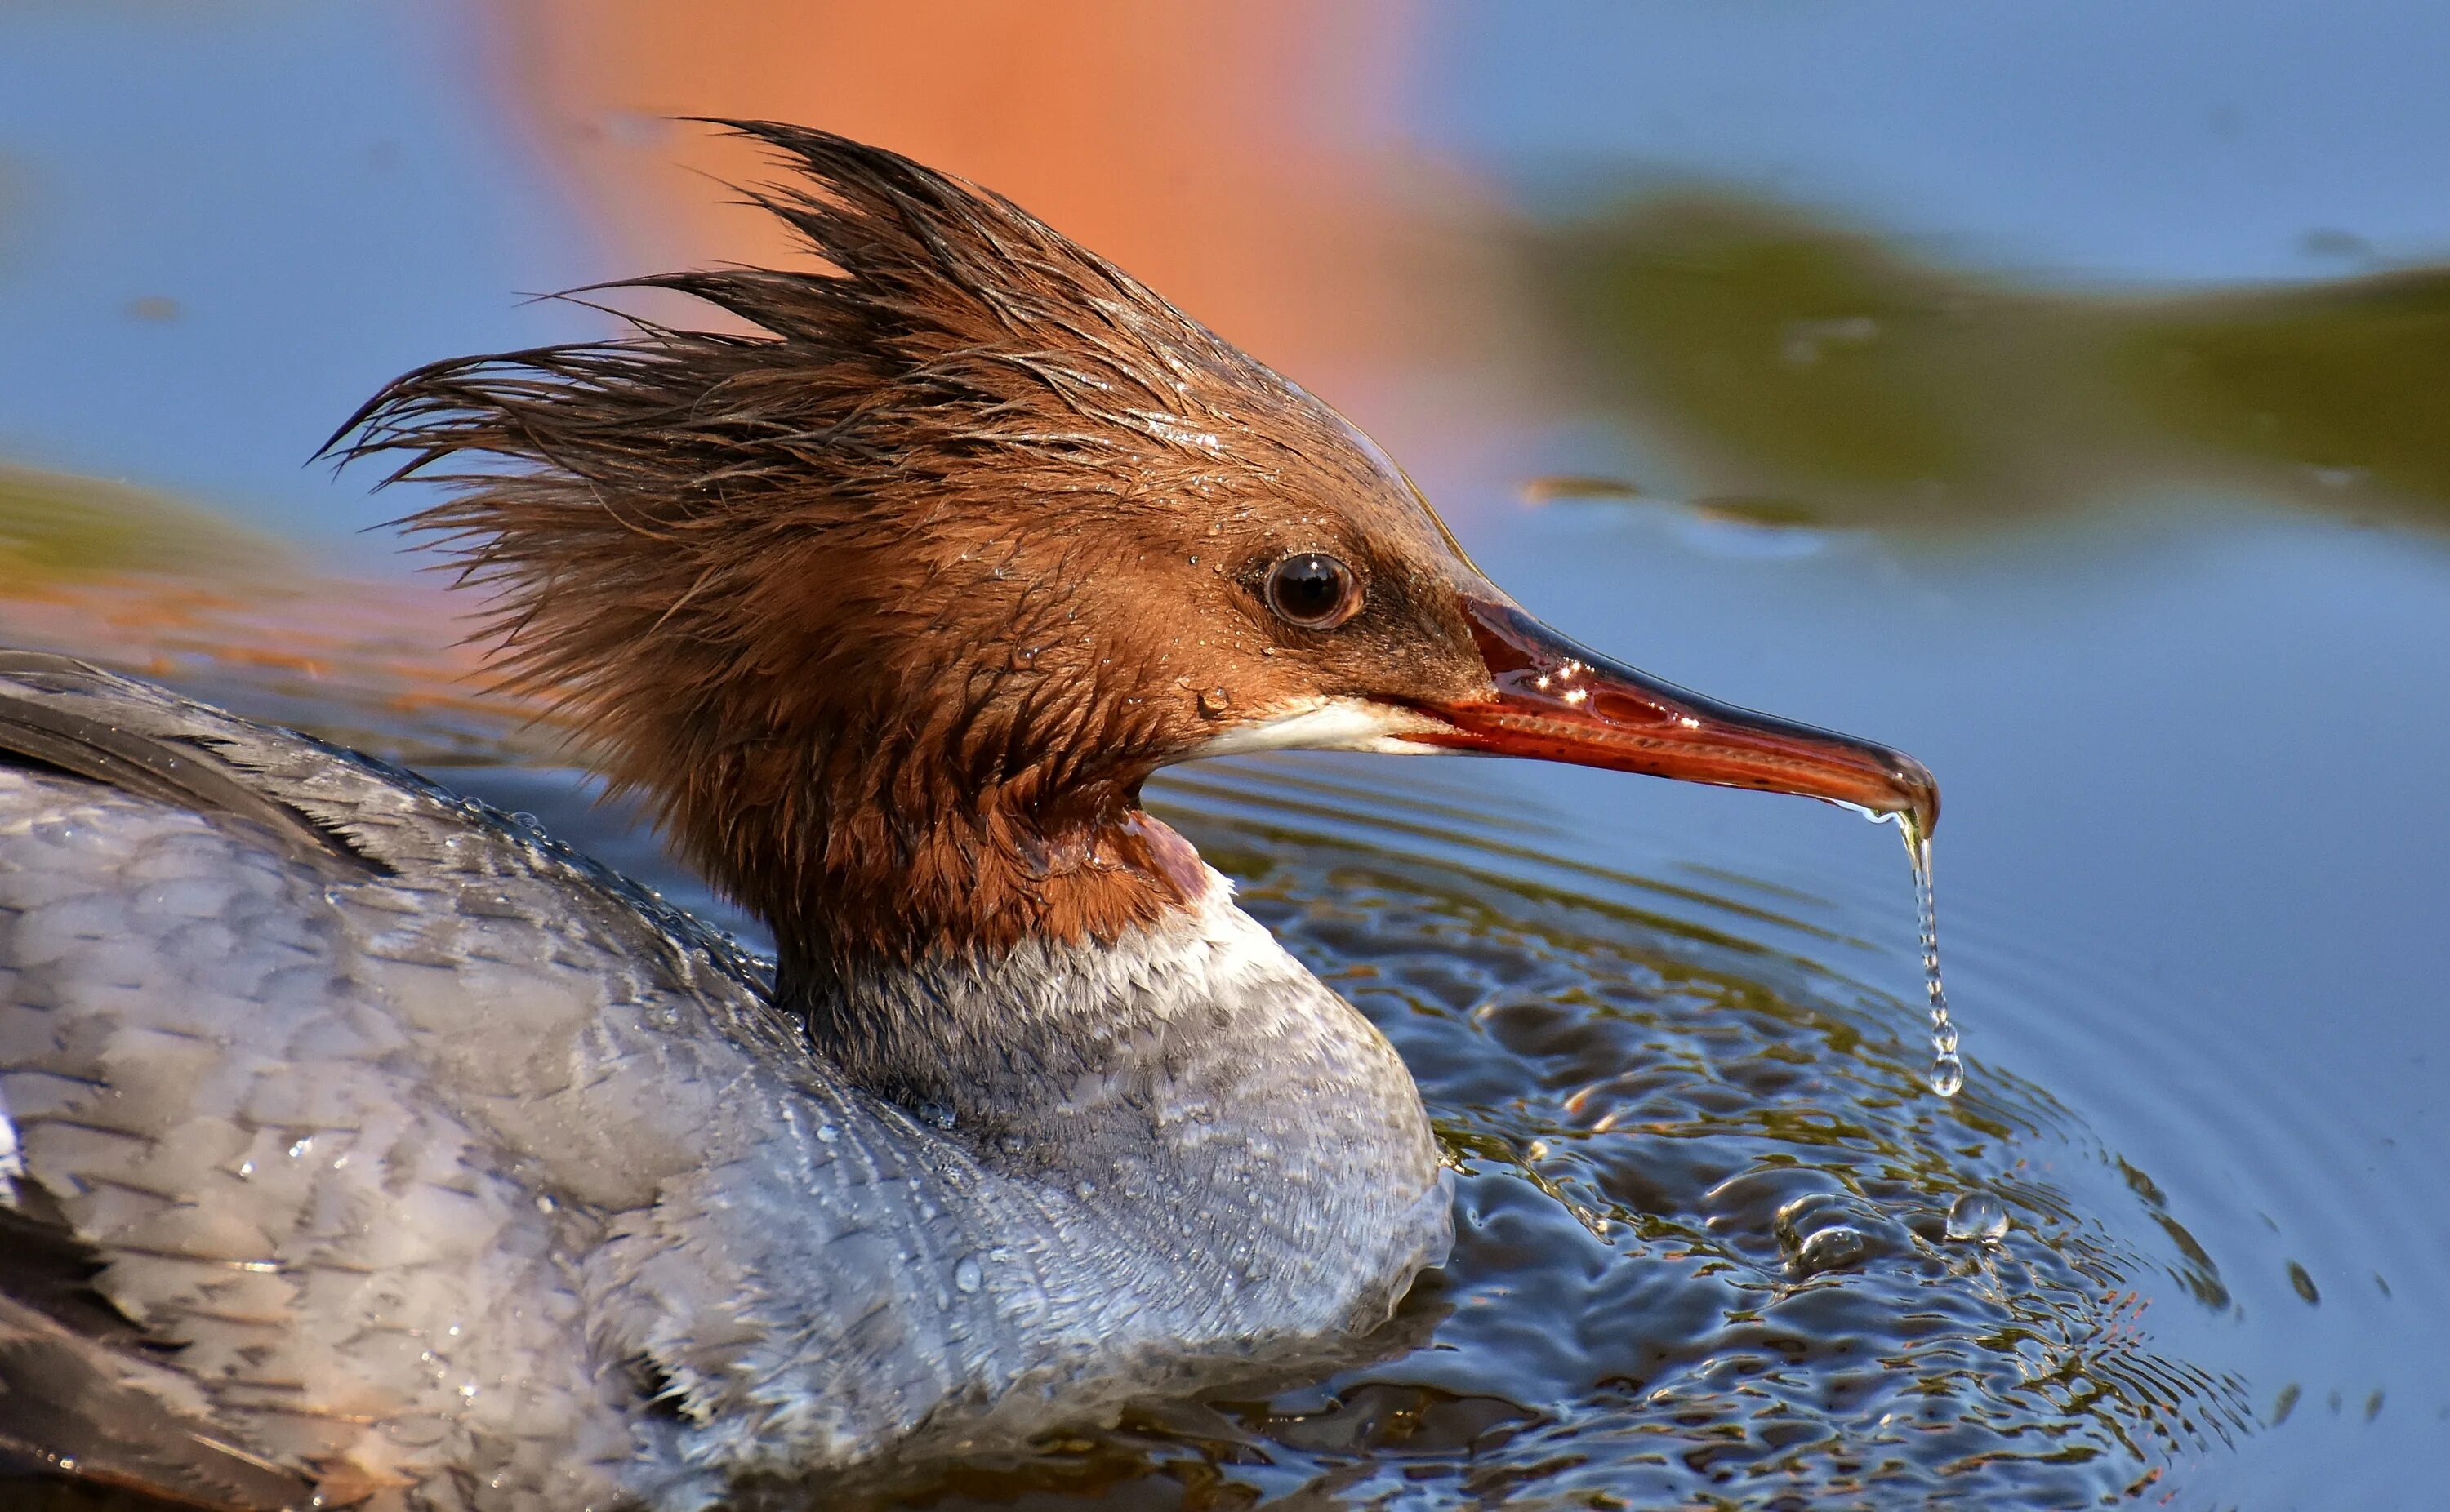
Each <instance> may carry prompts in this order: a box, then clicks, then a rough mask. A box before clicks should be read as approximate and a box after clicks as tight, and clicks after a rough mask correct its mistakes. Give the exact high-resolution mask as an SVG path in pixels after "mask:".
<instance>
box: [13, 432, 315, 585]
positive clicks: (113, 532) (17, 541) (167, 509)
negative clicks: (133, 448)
mask: <svg viewBox="0 0 2450 1512" xmlns="http://www.w3.org/2000/svg"><path fill="white" fill-rule="evenodd" d="M281 555H282V552H281V548H280V547H279V546H278V545H276V544H275V543H273V542H272V541H270V540H268V539H266V538H264V537H262V536H260V535H258V534H256V533H253V532H251V531H247V530H244V529H243V528H241V527H239V526H237V525H233V524H230V523H229V522H227V521H225V520H223V519H220V518H218V517H216V516H214V515H212V514H206V513H205V512H204V511H203V510H200V509H196V508H193V507H191V506H189V505H185V504H181V503H177V502H175V501H173V500H171V499H167V498H165V497H163V496H162V495H160V494H150V493H146V491H144V490H142V489H136V488H130V487H128V486H126V484H123V483H112V482H107V481H105V480H103V479H100V478H89V477H77V476H73V475H68V474H66V473H46V472H39V471H37V470H35V469H32V468H27V467H16V466H11V465H9V464H7V463H0V589H17V588H23V587H26V586H29V585H31V584H38V583H45V582H56V581H59V580H62V579H78V578H89V577H96V576H102V575H106V574H110V575H117V574H125V573H163V574H175V575H178V576H182V577H196V576H202V575H208V574H209V575H221V574H224V573H234V572H242V571H261V570H262V569H264V568H265V567H268V566H271V565H274V563H275V562H277V561H278V559H279V558H280V557H281Z"/></svg>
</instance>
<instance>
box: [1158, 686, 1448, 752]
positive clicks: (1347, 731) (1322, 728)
mask: <svg viewBox="0 0 2450 1512" xmlns="http://www.w3.org/2000/svg"><path fill="white" fill-rule="evenodd" d="M1444 728H1446V726H1445V725H1444V724H1443V723H1441V722H1440V721H1438V720H1436V719H1434V718H1432V717H1430V716H1429V715H1427V714H1421V713H1415V712H1414V711H1413V710H1411V709H1409V708H1393V707H1391V706H1390V705H1387V704H1380V703H1374V702H1372V701H1371V700H1370V699H1367V698H1322V699H1320V700H1318V701H1317V702H1316V703H1314V704H1313V705H1311V706H1310V707H1309V708H1302V709H1297V710H1295V711H1293V712H1292V713H1289V714H1278V715H1277V716H1276V717H1275V718H1274V719H1267V720H1261V721H1258V722H1257V723H1255V724H1249V725H1236V726H1235V727H1233V728H1232V729H1229V730H1226V731H1224V732H1223V733H1221V734H1219V735H1218V736H1217V737H1216V738H1215V739H1214V740H1212V741H1210V742H1208V743H1207V744H1206V745H1204V746H1200V747H1199V748H1198V749H1196V750H1195V751H1193V752H1192V753H1191V754H1190V755H1188V756H1185V757H1183V758H1182V759H1183V760H1184V761H1199V760H1201V759H1203V758H1205V757H1209V756H1239V755H1243V754H1245V753H1246V752H1250V751H1260V750H1374V751H1385V752H1389V753H1390V754H1393V755H1397V756H1434V755H1437V754H1440V749H1439V747H1438V746H1423V745H1419V744H1417V743H1416V742H1413V741H1410V740H1407V739H1405V738H1404V737H1406V736H1407V735H1418V734H1424V733H1427V732H1429V731H1430V730H1437V729H1444Z"/></svg>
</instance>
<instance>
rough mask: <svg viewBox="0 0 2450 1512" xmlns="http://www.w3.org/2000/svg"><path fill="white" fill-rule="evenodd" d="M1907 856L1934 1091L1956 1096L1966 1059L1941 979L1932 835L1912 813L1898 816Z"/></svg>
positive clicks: (1960, 1085) (1945, 1095) (1947, 1095)
mask: <svg viewBox="0 0 2450 1512" xmlns="http://www.w3.org/2000/svg"><path fill="white" fill-rule="evenodd" d="M1897 830H1898V832H1899V833H1900V834H1902V835H1903V836H1904V837H1905V842H1906V859H1907V860H1908V861H1910V862H1912V863H1914V883H1915V922H1916V923H1917V924H1918V925H1919V926H1920V930H1921V938H1922V982H1923V991H1924V992H1925V993H1926V994H1927V995H1929V997H1930V998H1931V1090H1932V1091H1934V1092H1935V1093H1937V1094H1939V1095H1941V1096H1943V1097H1954V1096H1955V1095H1956V1094H1957V1092H1958V1090H1959V1089H1960V1088H1962V1087H1963V1086H1964V1085H1965V1061H1964V1060H1963V1058H1961V1057H1960V1056H1958V1055H1957V1053H1956V1024H1955V1021H1954V1019H1952V1018H1949V1016H1948V989H1947V988H1946V987H1945V986H1943V985H1942V984H1941V983H1940V979H1939V909H1938V906H1937V904H1936V903H1935V901H1934V899H1933V896H1932V886H1931V836H1930V835H1928V834H1926V833H1924V831H1923V827H1922V825H1921V824H1918V823H1916V822H1915V816H1914V815H1912V814H1899V815H1897Z"/></svg>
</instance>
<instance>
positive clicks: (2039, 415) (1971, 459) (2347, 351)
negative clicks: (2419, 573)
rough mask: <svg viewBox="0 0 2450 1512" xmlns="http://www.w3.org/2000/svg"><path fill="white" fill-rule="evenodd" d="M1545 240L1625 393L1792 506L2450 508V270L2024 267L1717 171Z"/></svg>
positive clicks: (1756, 491) (1885, 515)
mask: <svg viewBox="0 0 2450 1512" xmlns="http://www.w3.org/2000/svg"><path fill="white" fill-rule="evenodd" d="M1531 262H1532V265H1533V267H1534V270H1535V272H1536V273H1537V274H1538V277H1537V279H1536V280H1535V284H1536V286H1537V288H1538V289H1539V291H1540V295H1541V297H1542V298H1543V300H1545V301H1546V314H1547V316H1548V318H1549V321H1548V323H1549V324H1550V325H1551V327H1552V328H1553V331H1554V334H1555V335H1556V336H1557V338H1558V339H1560V340H1561V341H1562V342H1563V343H1564V344H1565V347H1566V348H1567V349H1568V350H1569V351H1571V352H1572V353H1574V354H1575V355H1577V356H1578V357H1579V358H1581V359H1583V361H1584V363H1585V369H1586V372H1587V375H1588V377H1589V378H1590V379H1591V380H1592V382H1593V384H1594V386H1595V388H1596V390H1597V392H1598V393H1599V395H1600V396H1601V397H1603V398H1604V400H1606V401H1607V402H1609V403H1610V404H1611V405H1612V406H1614V407H1616V408H1617V409H1618V410H1619V411H1620V413H1622V414H1623V415H1624V416H1625V417H1627V418H1628V419H1629V420H1630V421H1631V422H1632V424H1633V425H1634V427H1635V428H1636V429H1637V430H1639V431H1641V432H1643V433H1644V434H1646V435H1650V436H1656V437H1658V438H1659V439H1661V440H1663V441H1664V442H1666V443H1667V445H1668V446H1669V447H1670V448H1671V449H1672V450H1673V451H1675V452H1676V453H1677V454H1678V455H1679V456H1680V457H1681V459H1682V461H1683V462H1684V463H1685V464H1686V465H1687V466H1689V467H1690V468H1691V469H1692V470H1693V473H1694V475H1695V476H1694V482H1695V485H1696V486H1695V492H1697V493H1701V494H1728V495H1736V496H1745V497H1751V498H1754V499H1769V500H1772V501H1777V502H1779V506H1780V508H1781V509H1782V510H1783V512H1784V515H1785V519H1786V521H1787V522H1802V521H1819V522H1830V523H1839V524H1879V525H1914V526H1925V527H1946V526H1978V525H1985V524H1994V523H1999V522H2003V521H2011V520H2015V519H2019V518H2024V517H2030V516H2032V515H2035V514H2043V513H2047V512H2050V511H2055V510H2061V509H2067V508H2071V507H2076V506H2083V505H2090V504H2096V503H2099V502H2102V501H2104V500H2106V499H2108V498H2110V497H2112V496H2116V497H2120V498H2125V499H2129V500H2132V499H2135V498H2138V497H2144V496H2149V495H2150V494H2155V493H2166V494H2175V493H2182V492H2190V491H2192V492H2200V491H2202V490H2204V489H2205V488H2207V487H2209V488H2220V489H2227V490H2241V491H2246V492H2249V493H2251V494H2256V495H2258V496H2262V497H2265V498H2269V499H2274V500H2277V501H2281V502H2285V503H2288V504H2293V505H2298V506H2301V507H2307V508H2316V509H2322V510H2324V511H2328V512H2333V513H2339V514H2347V515H2350V516H2352V517H2385V516H2387V517H2393V518H2398V519H2402V520H2410V521H2417V522H2421V523H2426V524H2435V525H2439V524H2443V523H2450V269H2434V268H2423V269H2412V270H2403V271H2398V272H2391V273H2383V274H2375V275H2371V276H2366V277H2361V278H2354V279H2347V280H2342V281H2329V282H2322V283H2308V284H2291V285H2275V286H2269V287H2257V288H2247V289H2235V290H2224V291H2219V292H2206V293H2188V294H2180V295H2156V296H2149V297H2148V296H2142V295H2136V294H2128V293H2111V294H2101V293H2086V292H2077V291H2070V290H2066V289H2052V288H2044V287H2040V286H2020V285H2017V284H2014V283H2012V282H2009V281H2005V280H2002V279H1999V278H1995V277H1991V276H1985V275H1979V274H1974V273H1969V272H1966V271H1962V270H1957V269H1951V268H1947V267H1943V266H1941V265H1939V264H1937V263H1936V262H1930V261H1927V260H1924V259H1921V258H1918V257H1916V256H1915V255H1913V254H1912V253H1911V252H1910V251H1908V250H1907V249H1906V248H1905V247H1904V246H1903V245H1901V244H1900V243H1898V242H1894V241H1887V240H1883V239H1881V238H1878V237H1876V236H1873V235H1870V234H1867V233H1865V232H1862V231H1859V230H1856V229H1853V228H1849V227H1846V226H1841V225H1838V224H1836V223H1831V222H1827V221H1822V220H1815V219H1813V218H1811V217H1809V216H1807V215H1804V214H1802V213H1800V212H1798V211H1795V210H1792V209H1787V208H1782V207H1778V206H1773V205H1768V204H1762V203H1760V202H1758V201H1753V200H1747V199H1742V198H1739V197H1735V196H1732V195H1725V194H1717V193H1707V192H1699V191H1685V192H1679V193H1675V194H1667V195H1661V196H1657V197H1653V198H1650V199H1646V200H1643V201H1641V202H1638V203H1635V204H1629V205H1627V206H1624V207H1623V208H1620V209H1618V210H1616V211H1614V212H1611V213H1608V214H1605V215H1602V216H1595V217H1591V218H1588V219H1585V220H1582V221H1578V222H1573V223H1566V224H1562V225H1557V226H1552V227H1549V228H1546V230H1544V231H1542V232H1540V233H1538V234H1537V235H1536V236H1535V238H1534V240H1533V242H1532V245H1531ZM1756 513H1758V512H1756Z"/></svg>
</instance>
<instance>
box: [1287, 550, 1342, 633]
mask: <svg viewBox="0 0 2450 1512" xmlns="http://www.w3.org/2000/svg"><path fill="white" fill-rule="evenodd" d="M1351 594H1352V570H1351V568H1349V567H1346V566H1345V565H1344V564H1343V563H1342V562H1339V561H1337V560H1336V559H1335V558H1334V557H1332V556H1329V555H1327V554H1326V553H1324V552H1302V553H1301V554H1300V555H1298V556H1288V557H1286V558H1285V559H1284V560H1283V561H1281V562H1278V563H1277V564H1276V566H1275V570H1274V572H1270V573H1269V574H1268V604H1269V607H1270V608H1272V609H1274V611H1276V612H1277V613H1278V614H1279V615H1281V616H1283V617H1284V618H1286V619H1288V620H1291V621H1292V622H1293V623H1294V624H1296V625H1307V626H1313V627H1316V626H1323V625H1328V624H1332V623H1334V622H1335V621H1337V620H1340V619H1341V618H1343V616H1344V611H1345V608H1346V604H1347V601H1348V600H1349V599H1350V598H1351Z"/></svg>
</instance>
